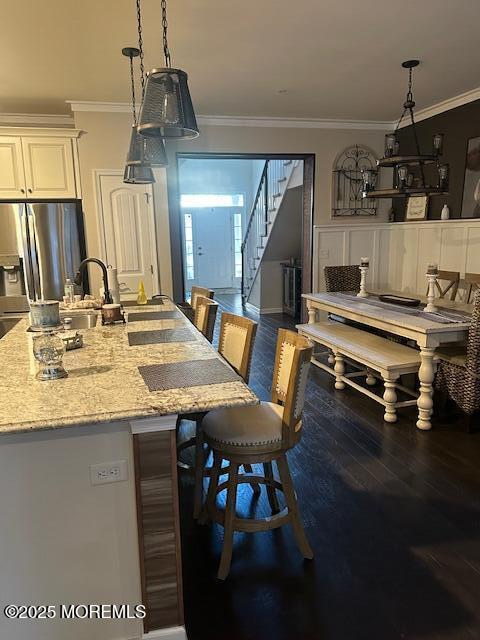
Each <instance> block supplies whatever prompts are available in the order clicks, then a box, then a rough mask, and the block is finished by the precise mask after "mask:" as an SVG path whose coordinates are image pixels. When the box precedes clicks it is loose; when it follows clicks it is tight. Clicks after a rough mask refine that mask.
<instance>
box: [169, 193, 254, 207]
mask: <svg viewBox="0 0 480 640" xmlns="http://www.w3.org/2000/svg"><path fill="white" fill-rule="evenodd" d="M243 200H244V198H243V194H242V193H234V194H222V193H183V194H182V195H181V196H180V206H181V207H199V208H200V207H243V204H244V202H243Z"/></svg>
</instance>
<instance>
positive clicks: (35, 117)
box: [0, 113, 74, 128]
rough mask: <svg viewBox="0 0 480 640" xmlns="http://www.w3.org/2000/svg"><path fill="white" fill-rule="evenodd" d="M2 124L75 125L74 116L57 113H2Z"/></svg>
mask: <svg viewBox="0 0 480 640" xmlns="http://www.w3.org/2000/svg"><path fill="white" fill-rule="evenodd" d="M0 125H13V126H26V127H39V126H42V127H44V126H47V127H65V128H68V127H73V126H74V121H73V116H71V115H69V114H57V113H0Z"/></svg>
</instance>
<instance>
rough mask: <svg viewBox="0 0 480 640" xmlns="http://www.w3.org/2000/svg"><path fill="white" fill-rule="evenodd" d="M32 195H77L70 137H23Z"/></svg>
mask: <svg viewBox="0 0 480 640" xmlns="http://www.w3.org/2000/svg"><path fill="white" fill-rule="evenodd" d="M22 150H23V159H24V163H25V181H26V187H27V197H28V198H57V199H58V198H75V197H76V189H75V170H74V165H73V149H72V141H71V139H70V138H54V137H51V138H46V137H45V138H43V137H32V138H22Z"/></svg>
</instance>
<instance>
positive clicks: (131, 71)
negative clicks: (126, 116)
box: [130, 54, 137, 126]
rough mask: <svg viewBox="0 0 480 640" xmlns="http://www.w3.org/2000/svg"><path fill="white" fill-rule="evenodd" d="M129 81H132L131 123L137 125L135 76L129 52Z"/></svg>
mask: <svg viewBox="0 0 480 640" xmlns="http://www.w3.org/2000/svg"><path fill="white" fill-rule="evenodd" d="M130 81H131V83H132V112H133V124H134V125H135V126H137V109H136V106H135V76H134V74H133V56H132V54H130Z"/></svg>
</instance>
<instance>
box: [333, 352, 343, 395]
mask: <svg viewBox="0 0 480 640" xmlns="http://www.w3.org/2000/svg"><path fill="white" fill-rule="evenodd" d="M344 373H345V360H344V359H343V356H342V355H340V354H339V353H336V354H335V374H336V376H335V389H345V383H344V381H343V380H342V379H341V376H343V374H344Z"/></svg>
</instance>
